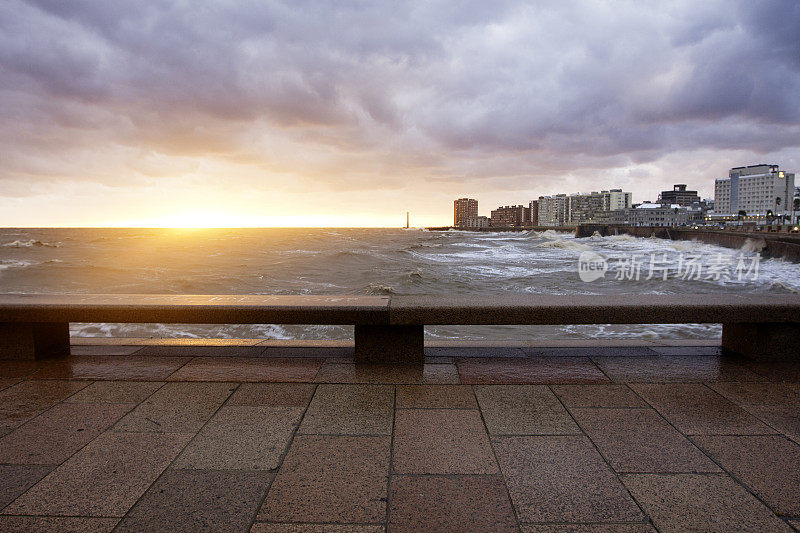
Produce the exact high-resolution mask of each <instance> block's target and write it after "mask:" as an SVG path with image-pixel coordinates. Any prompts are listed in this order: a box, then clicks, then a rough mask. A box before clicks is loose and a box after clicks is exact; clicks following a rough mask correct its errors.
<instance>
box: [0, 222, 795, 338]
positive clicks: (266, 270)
mask: <svg viewBox="0 0 800 533" xmlns="http://www.w3.org/2000/svg"><path fill="white" fill-rule="evenodd" d="M587 251H591V252H594V253H596V254H598V255H599V256H600V257H602V258H604V259H605V260H607V262H608V267H609V270H608V271H607V272H606V274H605V276H604V277H601V278H599V279H597V280H595V281H591V282H585V281H582V280H581V278H580V277H579V274H578V262H579V258H580V257H581V254H582V253H584V252H587ZM637 265H638V267H637ZM691 265H694V266H695V270H691V269H690V268H689V266H691ZM698 265H699V267H698ZM651 267H653V268H651ZM754 267H757V272H755V269H754ZM637 269H638V276H637V275H636V273H637ZM665 272H666V277H667V279H666V280H664V273H665ZM637 277H638V279H637ZM648 277H650V279H647V278H648ZM798 290H800V265H797V264H794V263H791V262H788V261H783V260H780V259H763V260H760V261H757V260H756V257H755V255H754V252H753V250H751V249H743V250H732V249H728V248H721V247H717V246H713V245H708V244H704V243H699V242H688V241H667V240H661V239H656V238H636V237H630V236H627V235H619V236H611V237H599V236H594V237H589V238H583V239H575V238H574V237H573V236H571V235H570V234H565V233H556V232H554V231H546V232H533V231H531V232H519V233H477V232H462V231H445V232H429V231H425V230H415V229H411V230H399V229H398V230H392V229H217V230H178V229H174V230H173V229H0V292H4V293H167V294H378V295H381V294H428V295H442V297H444V298H446V297H447V296H448V295H454V294H458V295H469V294H480V295H492V294H508V293H535V294H597V295H610V294H651V295H652V296H653V298H658V297H659V295H663V294H685V295H686V297H687V298H691V299H697V298H702V297H703V295H704V294H714V293H752V294H769V293H774V294H781V293H788V292H797V291H798ZM72 333H73V335H80V336H129V337H223V338H225V337H228V338H273V339H346V338H351V337H352V328H351V327H343V326H294V325H269V324H265V325H241V324H238V325H237V324H232V325H207V326H204V325H181V324H74V325H73V326H72ZM719 333H720V328H719V326H717V325H699V324H681V325H588V326H573V325H565V326H458V327H456V326H436V327H427V328H426V335H427V336H428V337H429V338H435V339H442V340H448V339H460V340H516V341H524V340H532V339H540V340H541V339H569V338H609V337H618V338H619V337H626V338H643V339H656V338H662V339H664V338H708V337H714V336H718V335H719Z"/></svg>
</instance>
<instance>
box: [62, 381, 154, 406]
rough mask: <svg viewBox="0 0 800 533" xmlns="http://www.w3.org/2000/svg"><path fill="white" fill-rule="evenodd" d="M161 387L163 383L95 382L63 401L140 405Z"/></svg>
mask: <svg viewBox="0 0 800 533" xmlns="http://www.w3.org/2000/svg"><path fill="white" fill-rule="evenodd" d="M163 385H164V382H163V381H95V382H94V383H92V384H91V385H89V386H88V387H86V388H85V389H83V390H80V391H78V392H76V393H75V394H73V395H72V396H70V397H69V398H67V399H65V400H64V401H65V402H70V403H141V402H143V401H144V400H146V399H147V398H148V397H150V395H151V394H153V393H154V392H155V391H157V390H158V389H160V388H161V387H162V386H163Z"/></svg>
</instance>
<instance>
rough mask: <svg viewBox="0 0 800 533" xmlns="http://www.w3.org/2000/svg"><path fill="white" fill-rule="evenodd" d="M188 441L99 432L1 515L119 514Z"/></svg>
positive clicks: (183, 437) (166, 436)
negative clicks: (99, 433)
mask: <svg viewBox="0 0 800 533" xmlns="http://www.w3.org/2000/svg"><path fill="white" fill-rule="evenodd" d="M190 438H191V435H180V434H175V433H172V434H157V433H113V432H106V433H103V434H102V435H100V436H99V437H97V438H96V439H94V440H93V441H92V442H90V443H89V444H87V445H86V446H84V447H83V449H81V451H79V452H78V453H76V454H75V455H73V456H72V457H70V458H69V459H68V460H67V461H66V462H65V463H63V464H62V465H61V466H59V467H58V468H57V469H55V470H54V471H53V472H51V473H50V474H48V475H47V476H46V477H45V478H44V479H43V480H42V481H40V482H39V483H37V484H36V485H34V486H33V488H31V489H30V490H28V491H27V492H26V493H25V494H23V495H22V496H20V497H19V498H17V499H16V500H15V501H14V502H13V503H12V504H10V505H9V506H8V507H6V508H5V509H4V510H3V513H5V514H29V515H47V516H103V517H113V516H122V515H124V514H125V512H126V511H127V510H128V509H130V507H131V506H133V504H134V503H136V500H138V499H139V497H140V496H141V495H142V494H144V492H145V491H146V490H147V488H148V487H149V486H150V484H151V483H152V482H153V481H154V480H155V479H156V478H157V477H158V476H159V474H161V472H162V471H163V470H164V469H165V468H167V466H168V465H169V463H170V462H171V461H172V460H173V459H174V458H175V456H176V455H177V454H178V452H179V451H180V450H181V448H183V446H185V445H186V443H187V442H189V439H190Z"/></svg>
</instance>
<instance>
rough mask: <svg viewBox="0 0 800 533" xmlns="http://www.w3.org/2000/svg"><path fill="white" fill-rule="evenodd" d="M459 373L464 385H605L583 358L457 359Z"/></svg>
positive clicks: (604, 380) (602, 377)
mask: <svg viewBox="0 0 800 533" xmlns="http://www.w3.org/2000/svg"><path fill="white" fill-rule="evenodd" d="M456 364H457V365H458V373H459V374H460V376H461V382H462V383H467V384H485V385H490V384H516V383H604V382H607V381H608V378H607V377H606V376H605V375H604V374H603V373H602V372H601V371H600V369H599V368H597V366H595V365H594V363H592V362H591V361H590V360H589V359H588V358H586V357H531V358H525V359H478V358H475V359H459V360H458V361H457V363H456Z"/></svg>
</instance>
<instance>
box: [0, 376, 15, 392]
mask: <svg viewBox="0 0 800 533" xmlns="http://www.w3.org/2000/svg"><path fill="white" fill-rule="evenodd" d="M19 382H20V379H19V378H0V390H3V389H7V388H9V387H10V386H11V385H16V384H17V383H19Z"/></svg>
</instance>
